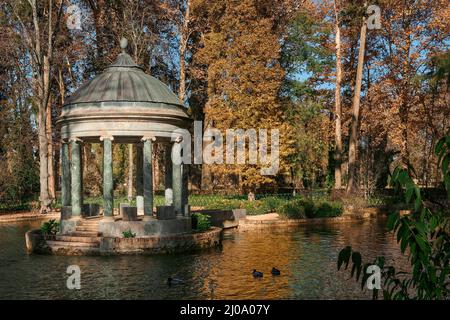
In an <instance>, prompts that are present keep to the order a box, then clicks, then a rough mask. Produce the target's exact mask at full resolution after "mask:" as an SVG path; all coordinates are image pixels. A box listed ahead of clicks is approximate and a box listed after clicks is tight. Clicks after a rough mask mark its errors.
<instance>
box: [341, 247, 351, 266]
mask: <svg viewBox="0 0 450 320" xmlns="http://www.w3.org/2000/svg"><path fill="white" fill-rule="evenodd" d="M351 254H352V247H350V246H347V247H345V248H344V249H342V250H341V251H340V252H339V256H338V270H340V269H341V266H342V264H343V263H344V262H345V268H346V269H347V267H348V263H349V261H350V256H351Z"/></svg>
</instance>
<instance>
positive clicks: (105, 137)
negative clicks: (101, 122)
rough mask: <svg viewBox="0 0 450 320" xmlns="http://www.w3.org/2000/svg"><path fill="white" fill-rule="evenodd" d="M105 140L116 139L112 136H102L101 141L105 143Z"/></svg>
mask: <svg viewBox="0 0 450 320" xmlns="http://www.w3.org/2000/svg"><path fill="white" fill-rule="evenodd" d="M105 139H108V140H111V141H114V137H113V136H112V135H104V136H100V141H103V140H105Z"/></svg>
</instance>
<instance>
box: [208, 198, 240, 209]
mask: <svg viewBox="0 0 450 320" xmlns="http://www.w3.org/2000/svg"><path fill="white" fill-rule="evenodd" d="M240 207H241V201H239V200H236V199H218V200H217V201H214V202H212V203H209V204H208V205H207V206H206V208H207V209H217V210H233V209H238V208H240Z"/></svg>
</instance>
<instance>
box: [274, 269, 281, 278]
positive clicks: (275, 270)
mask: <svg viewBox="0 0 450 320" xmlns="http://www.w3.org/2000/svg"><path fill="white" fill-rule="evenodd" d="M272 274H273V275H274V276H279V275H280V274H281V271H280V270H278V269H277V268H275V267H273V268H272Z"/></svg>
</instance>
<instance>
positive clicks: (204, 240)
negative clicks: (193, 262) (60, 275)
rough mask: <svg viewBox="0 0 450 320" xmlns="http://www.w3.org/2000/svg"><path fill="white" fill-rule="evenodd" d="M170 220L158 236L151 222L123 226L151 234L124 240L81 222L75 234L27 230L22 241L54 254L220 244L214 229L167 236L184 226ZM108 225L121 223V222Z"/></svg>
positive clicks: (165, 249) (161, 250)
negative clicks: (43, 232) (50, 233)
mask: <svg viewBox="0 0 450 320" xmlns="http://www.w3.org/2000/svg"><path fill="white" fill-rule="evenodd" d="M168 221H169V220H168ZM172 221H173V222H172V225H170V224H165V223H164V224H163V228H166V229H163V230H162V229H158V230H156V231H158V232H159V234H158V233H155V232H154V231H155V230H154V229H152V228H154V227H155V225H157V224H155V223H154V222H153V221H132V222H133V225H126V224H123V225H122V227H125V226H126V227H127V228H128V227H130V226H131V227H133V228H132V229H131V230H132V232H144V233H145V232H149V230H150V231H151V234H152V235H144V236H136V237H135V238H124V237H123V235H122V234H121V235H120V236H108V237H107V236H104V235H103V234H102V232H99V231H98V227H99V226H100V224H101V223H102V222H99V221H88V223H86V221H85V220H83V222H84V223H83V222H82V223H81V224H78V225H77V226H76V228H75V230H74V231H71V232H68V233H66V234H58V235H53V236H47V237H44V236H43V235H42V233H41V232H40V230H39V229H35V230H30V231H28V232H27V233H26V235H25V241H26V247H27V251H28V253H33V252H34V253H41V254H54V255H115V254H160V253H177V252H186V251H193V250H199V249H205V248H212V247H216V246H219V245H220V244H221V234H222V229H221V228H215V227H213V228H211V229H210V230H208V231H205V232H199V233H192V232H185V233H170V232H169V231H176V230H177V227H180V226H182V225H185V223H186V222H185V221H184V219H176V220H172ZM152 222H153V223H152ZM111 223H115V224H117V223H119V225H120V224H121V223H120V222H111ZM122 227H114V228H112V229H113V230H114V232H119V231H120V230H122V229H121V228H122ZM105 228H111V226H110V225H108V224H107V225H106V227H105ZM146 228H147V229H146ZM126 230H130V229H126ZM133 230H134V231H133ZM161 230H162V231H163V232H162V233H161Z"/></svg>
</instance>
